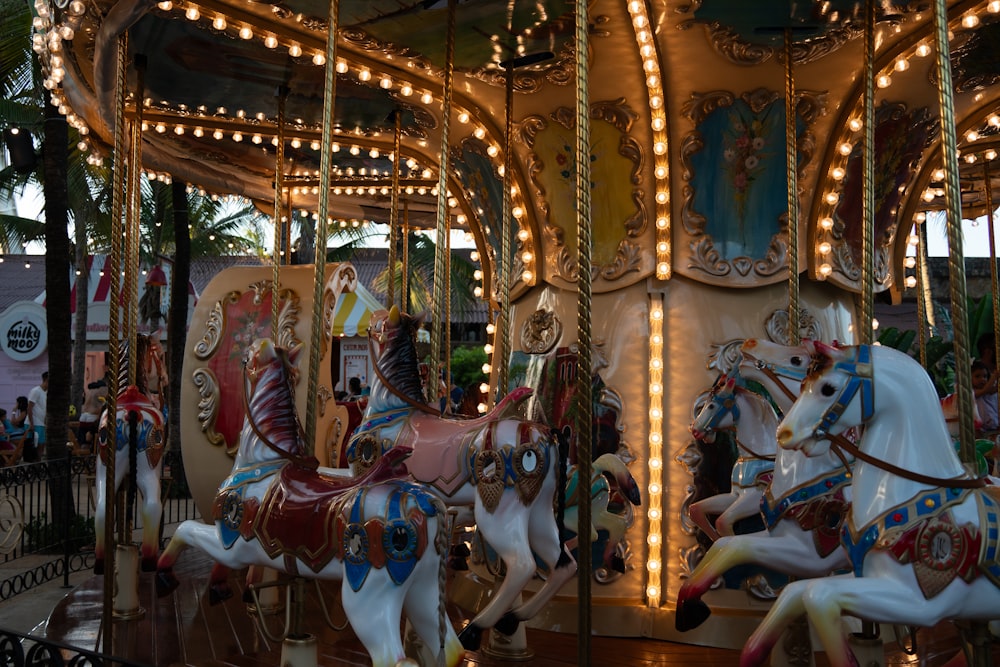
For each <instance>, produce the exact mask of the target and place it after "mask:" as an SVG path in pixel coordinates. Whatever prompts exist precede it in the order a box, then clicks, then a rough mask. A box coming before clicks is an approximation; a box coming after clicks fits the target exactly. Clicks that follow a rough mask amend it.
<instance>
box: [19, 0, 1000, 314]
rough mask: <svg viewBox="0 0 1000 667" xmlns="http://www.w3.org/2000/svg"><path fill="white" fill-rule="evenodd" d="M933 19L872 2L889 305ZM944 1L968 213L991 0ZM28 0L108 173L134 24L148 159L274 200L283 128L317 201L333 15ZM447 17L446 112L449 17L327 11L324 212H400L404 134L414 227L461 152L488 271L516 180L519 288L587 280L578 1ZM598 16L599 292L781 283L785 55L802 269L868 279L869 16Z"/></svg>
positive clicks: (989, 107)
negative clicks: (670, 282)
mask: <svg viewBox="0 0 1000 667" xmlns="http://www.w3.org/2000/svg"><path fill="white" fill-rule="evenodd" d="M932 4H933V3H931V2H918V1H913V2H907V1H903V0H899V1H896V2H892V1H888V0H882V1H880V2H878V3H877V7H876V11H875V14H876V31H877V32H876V49H875V61H874V65H873V66H874V69H875V73H876V91H877V93H876V99H875V104H874V113H873V117H872V119H871V122H872V123H873V124H874V127H875V130H874V132H875V145H876V151H875V160H876V178H875V183H874V185H873V188H874V191H875V197H876V213H875V227H876V234H877V239H876V255H877V256H876V267H875V274H876V275H875V280H876V282H877V289H880V290H887V289H888V290H892V292H893V293H894V295H896V296H898V295H899V293H900V290H901V289H902V283H903V279H904V277H905V272H906V268H905V267H904V264H903V261H904V254H905V253H904V251H905V243H906V240H907V238H908V237H909V236H910V234H911V228H912V224H913V221H914V219H918V220H919V219H920V217H921V212H922V211H925V210H927V209H930V208H941V207H942V206H943V196H942V194H943V190H942V188H943V186H942V181H943V180H944V179H943V176H942V174H941V168H942V160H941V158H940V154H941V132H940V120H939V109H940V103H939V101H938V93H937V86H938V80H939V74H938V69H937V67H936V59H935V57H934V43H935V42H934V20H933V12H932V11H931V6H932ZM947 4H948V13H949V29H950V36H951V41H950V45H951V59H950V67H951V71H952V77H953V81H952V92H953V95H954V109H955V118H956V125H957V127H958V133H959V140H960V144H961V146H962V162H961V164H962V170H961V175H962V179H961V180H962V188H963V193H962V199H963V202H964V203H965V204H966V206H967V208H968V211H967V212H970V211H971V212H974V213H978V212H981V211H982V210H984V207H985V196H986V188H985V184H986V183H989V182H991V181H992V180H993V179H992V178H990V177H989V176H987V175H984V174H986V173H987V172H986V170H987V169H988V167H986V164H988V163H989V160H991V159H992V158H993V157H995V154H996V153H995V148H994V145H993V144H994V143H995V136H996V134H995V133H996V131H997V130H998V128H1000V116H998V115H997V106H998V102H997V92H998V86H997V79H998V77H1000V62H998V59H1000V47H998V46H997V44H998V43H1000V40H998V39H997V37H998V36H1000V35H998V31H1000V20H998V19H1000V2H998V1H996V0H994V1H990V2H987V1H985V0H978V1H976V2H970V1H961V2H948V3H947ZM36 7H37V8H38V10H39V14H40V17H39V19H38V20H36V29H37V31H38V32H37V35H36V41H35V44H36V50H37V51H39V53H40V54H41V55H42V56H43V61H44V63H45V65H46V67H47V71H48V73H49V81H50V82H49V84H47V85H49V86H50V87H51V89H52V90H53V93H54V95H55V101H56V102H58V103H60V104H61V105H62V108H63V109H64V110H65V111H66V113H67V115H68V118H69V119H70V121H71V123H73V124H74V126H76V127H78V128H80V129H82V131H83V132H85V133H86V141H87V143H88V144H89V146H90V149H91V150H92V151H93V154H94V155H95V158H94V159H100V156H103V157H107V156H109V155H110V150H109V147H110V146H112V145H113V144H114V136H113V131H112V127H113V125H114V120H113V119H114V116H115V81H116V68H117V64H118V58H117V44H118V41H119V38H120V37H121V36H122V35H126V34H127V49H128V58H127V61H128V63H129V65H128V68H127V82H128V83H127V86H128V91H129V93H128V94H129V98H128V101H127V104H126V118H127V119H134V118H136V117H137V109H136V107H137V104H136V101H137V100H140V99H141V100H142V104H141V122H142V125H143V132H142V137H143V141H142V156H143V167H144V168H145V169H147V170H148V171H149V172H151V173H154V174H162V175H169V177H170V178H173V179H180V180H184V181H186V182H189V183H191V184H193V185H195V186H197V187H200V188H203V189H205V190H206V191H209V192H215V193H220V194H221V193H236V194H241V195H245V196H248V197H251V198H253V199H254V200H256V201H257V202H258V203H259V204H260V206H261V207H262V208H264V209H272V208H273V206H274V199H275V198H274V183H275V170H276V153H277V150H276V147H277V145H278V136H279V133H280V135H281V136H282V138H283V146H284V160H283V163H282V165H281V169H282V173H283V175H284V181H285V186H286V187H285V192H284V193H283V194H284V197H283V199H284V205H285V206H286V207H290V209H291V210H293V211H295V212H296V214H297V213H299V212H304V215H308V214H309V213H310V212H315V211H316V209H317V206H318V205H317V200H318V194H317V193H318V191H319V168H320V156H321V151H320V147H321V146H320V143H321V142H320V139H321V137H322V130H323V123H324V81H325V77H326V74H325V59H326V54H327V45H326V36H327V32H328V28H329V25H328V20H329V11H330V5H329V4H328V3H326V2H318V1H317V0H288V1H286V2H254V1H250V0H163V1H162V2H159V3H152V2H148V1H141V0H117V1H115V0H71V1H70V2H68V4H67V3H66V2H65V0H62V1H61V2H57V3H56V4H51V3H50V2H49V0H37V2H36ZM453 7H454V19H455V33H454V34H455V38H454V50H453V53H454V56H453V58H452V59H451V60H452V62H451V63H450V64H451V65H452V67H453V72H454V74H453V87H452V90H451V96H450V99H451V104H450V108H449V109H447V113H448V115H447V116H445V112H446V110H444V109H443V105H442V100H443V99H444V97H445V94H444V84H445V81H446V71H447V69H448V66H449V63H448V53H449V50H448V38H447V29H446V26H447V24H448V15H449V14H448V12H449V3H448V2H446V1H435V0H423V1H421V2H413V1H409V0H375V1H371V0H360V1H359V0H343V1H341V2H339V3H336V8H337V15H336V25H337V41H336V47H335V57H336V64H335V67H336V72H337V75H336V85H335V90H334V91H333V94H332V97H333V106H332V110H331V111H330V113H329V122H330V127H331V128H332V132H333V135H332V136H333V141H332V147H331V150H332V152H331V159H332V173H331V184H330V185H331V198H330V213H331V216H332V217H333V218H334V219H335V220H345V221H346V220H352V219H355V220H357V219H365V220H376V221H380V222H385V221H388V219H389V217H390V213H389V208H390V202H391V192H390V188H391V186H392V175H393V167H394V160H395V157H394V155H393V151H394V142H395V140H396V136H395V135H396V132H397V122H398V132H399V141H400V149H399V152H400V158H401V159H400V161H399V165H400V173H399V178H400V186H399V187H400V198H401V201H402V202H403V203H402V204H401V206H405V212H401V214H400V216H401V218H404V217H405V218H406V220H407V221H408V222H409V223H410V224H412V225H417V226H430V225H433V224H434V222H435V220H436V210H437V194H436V185H437V183H438V177H439V176H438V174H439V171H438V165H439V163H440V162H441V160H440V156H441V154H442V151H443V150H444V147H445V145H446V147H447V151H448V153H447V156H448V159H447V162H446V167H447V178H448V181H447V182H448V183H449V191H450V193H451V197H450V198H449V200H448V209H449V210H450V212H451V214H452V215H451V220H452V223H453V224H454V225H457V226H459V227H461V228H465V229H468V230H470V231H471V232H472V233H473V234H474V236H475V238H476V240H477V244H478V245H479V247H480V250H481V252H482V253H483V254H484V259H485V258H495V257H496V256H497V255H498V254H499V253H500V250H501V247H502V243H501V234H500V224H499V221H500V219H501V218H502V210H503V192H504V185H505V182H507V183H509V185H510V186H511V189H512V193H513V194H512V214H513V218H514V220H515V222H516V224H517V228H516V229H517V234H516V245H517V251H516V252H515V253H514V255H515V256H514V258H513V260H514V267H513V270H512V272H511V276H512V278H511V280H512V283H513V287H514V289H515V290H523V289H526V288H528V287H530V286H531V285H534V284H537V283H539V282H540V281H541V282H545V283H549V284H554V285H556V286H563V287H571V286H572V285H573V284H574V282H575V281H576V279H577V276H578V273H579V270H580V267H579V266H578V265H577V263H576V260H575V257H576V230H575V208H574V206H575V203H574V186H573V178H574V174H575V167H574V165H575V163H576V162H575V161H576V160H577V156H576V155H575V154H574V152H573V148H572V147H573V146H574V143H573V137H574V132H575V111H574V109H575V107H574V105H575V100H576V90H577V85H576V80H577V79H576V77H577V56H578V53H577V49H576V44H575V40H574V21H575V17H574V13H573V12H574V6H573V4H572V3H567V2H564V1H555V0H534V1H533V2H522V1H519V0H513V1H511V2H488V1H477V0H466V1H459V2H454V4H453ZM589 19H590V20H589V42H588V44H589V49H588V51H589V54H590V57H589V61H588V69H589V77H588V81H589V83H588V87H589V101H590V109H591V113H590V117H591V154H590V162H591V170H592V183H593V191H594V194H593V210H592V218H593V224H594V242H595V247H594V251H593V257H592V263H593V265H592V267H591V272H592V275H593V277H594V279H595V282H594V289H595V290H597V291H608V290H612V289H617V288H619V287H621V286H624V285H628V284H632V283H635V282H637V281H639V280H644V279H646V278H648V277H650V276H654V277H656V278H660V279H666V278H668V277H670V276H671V275H673V274H682V275H684V276H687V277H690V278H693V279H695V280H699V281H704V282H708V283H711V284H717V285H722V286H736V287H749V286H754V285H761V284H767V283H772V282H778V281H781V280H786V279H787V272H788V264H789V263H788V246H789V234H788V231H787V223H786V219H787V218H786V215H787V214H786V212H787V209H788V196H787V193H788V182H789V173H788V170H787V168H786V158H785V155H786V153H785V141H786V139H785V136H786V120H785V113H786V112H785V108H786V106H785V97H786V65H785V63H786V59H787V54H790V56H791V63H792V65H791V68H790V70H791V74H792V84H793V85H792V89H793V90H794V95H795V97H794V106H793V108H794V112H795V113H794V115H795V117H794V122H793V123H792V124H791V125H790V128H789V129H790V130H791V131H793V132H794V137H795V145H796V148H797V160H796V174H795V175H796V178H797V184H798V195H799V196H798V202H799V229H800V233H799V238H800V239H801V240H800V242H799V257H800V263H799V265H800V266H801V267H802V269H803V270H804V271H807V272H808V275H809V277H811V278H813V279H817V280H828V281H830V282H833V283H835V284H837V285H840V286H842V287H846V288H848V289H857V288H858V280H859V278H860V270H859V268H858V258H859V257H860V255H859V239H860V234H861V229H862V217H861V215H862V214H861V211H862V205H861V202H862V200H863V196H862V195H863V188H862V183H863V178H862V169H861V165H862V163H863V155H862V151H861V147H862V136H863V128H864V122H865V117H864V112H863V109H864V107H863V99H862V95H863V90H864V85H863V83H864V82H863V73H864V61H865V58H864V49H863V33H864V20H865V6H864V3H863V2H851V1H847V0H841V1H836V0H828V1H822V2H820V1H791V0H782V1H768V2H752V3H751V2H745V0H629V1H628V2H621V1H617V0H616V1H611V0H593V1H592V2H590V4H589ZM508 70H509V71H508ZM140 73H141V76H139V74H140ZM508 75H509V76H510V85H511V88H512V89H513V103H512V105H511V108H510V113H511V117H512V122H511V126H510V133H509V136H508V132H507V123H506V118H507V104H506V88H507V84H508ZM282 105H283V112H284V116H283V118H284V123H283V124H282V125H281V127H280V128H279V123H278V120H279V108H281V107H282ZM445 121H447V122H445ZM445 129H447V142H444V141H442V135H443V133H444V130H445ZM508 140H509V142H510V146H511V149H510V150H511V155H510V169H511V172H512V173H510V174H506V176H505V175H504V165H505V161H506V157H505V154H504V152H505V147H506V146H507V142H508ZM995 171H1000V168H998V169H995ZM492 264H493V262H492V261H484V268H486V269H487V271H486V277H485V280H486V282H487V285H486V288H487V289H491V288H492V289H495V288H496V285H495V284H492V285H491V284H489V281H490V275H491V274H490V272H489V268H490V267H491V266H492Z"/></svg>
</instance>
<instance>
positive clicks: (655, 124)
mask: <svg viewBox="0 0 1000 667" xmlns="http://www.w3.org/2000/svg"><path fill="white" fill-rule="evenodd" d="M628 12H629V16H631V18H632V28H633V29H634V30H635V39H636V42H637V43H638V45H639V54H640V56H641V57H642V69H643V71H644V72H645V73H646V94H647V96H648V98H649V118H650V125H651V129H652V133H653V176H654V178H655V183H656V195H655V198H656V223H655V224H656V277H657V278H658V279H660V280H668V279H669V278H670V275H671V273H672V271H673V267H672V262H673V257H672V255H673V250H672V246H671V241H670V155H669V153H670V151H669V146H670V144H669V142H668V140H667V114H666V110H665V107H666V105H665V104H664V97H663V79H662V77H661V76H660V61H659V58H658V56H657V51H656V41H655V40H654V39H653V34H652V32H651V30H650V22H649V17H648V16H647V15H646V3H645V2H642V1H641V0H630V2H629V3H628Z"/></svg>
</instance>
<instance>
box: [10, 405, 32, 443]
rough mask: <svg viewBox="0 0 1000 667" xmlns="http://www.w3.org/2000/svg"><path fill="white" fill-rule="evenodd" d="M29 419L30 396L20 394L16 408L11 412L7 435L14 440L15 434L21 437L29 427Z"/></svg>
mask: <svg viewBox="0 0 1000 667" xmlns="http://www.w3.org/2000/svg"><path fill="white" fill-rule="evenodd" d="M27 421H28V397H27V396H18V397H17V402H16V403H15V404H14V409H13V410H12V411H11V413H10V425H11V428H10V429H8V432H7V435H8V436H9V437H10V438H11V439H12V440H13V439H15V436H17V437H20V436H21V434H22V433H24V431H25V429H26V428H27V425H26V424H27Z"/></svg>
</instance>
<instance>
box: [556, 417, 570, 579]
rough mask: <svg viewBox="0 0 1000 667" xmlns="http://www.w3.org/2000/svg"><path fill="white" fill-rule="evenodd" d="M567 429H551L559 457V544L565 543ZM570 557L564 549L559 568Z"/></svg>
mask: <svg viewBox="0 0 1000 667" xmlns="http://www.w3.org/2000/svg"><path fill="white" fill-rule="evenodd" d="M568 430H569V427H568V426H566V427H564V428H563V429H557V428H554V429H552V434H553V435H554V436H555V438H556V442H557V443H558V444H557V446H558V452H559V455H558V457H557V460H556V527H557V528H558V529H559V542H560V544H562V543H564V542H565V541H566V464H567V462H568V461H569V433H568ZM569 560H570V557H569V554H567V553H566V551H565V549H564V550H563V551H562V552H561V553H560V554H559V563H558V564H557V565H556V567H561V566H563V565H566V564H568V563H569Z"/></svg>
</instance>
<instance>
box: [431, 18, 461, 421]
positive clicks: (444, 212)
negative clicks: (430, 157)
mask: <svg viewBox="0 0 1000 667" xmlns="http://www.w3.org/2000/svg"><path fill="white" fill-rule="evenodd" d="M455 5H456V1H455V0H448V28H447V30H448V32H447V37H446V38H445V59H444V60H445V65H444V98H443V99H442V100H441V110H442V111H441V152H440V153H439V154H438V185H437V188H438V196H437V241H436V247H435V251H434V298H433V303H434V313H435V314H436V316H437V318H438V320H437V322H436V323H435V324H436V326H434V327H433V329H432V330H431V357H430V359H429V363H428V364H427V365H428V370H429V372H428V375H427V394H428V395H427V398H428V400H431V401H433V400H435V398H436V397H437V388H436V387H437V382H438V377H439V376H440V371H439V369H440V367H441V339H442V338H443V333H444V329H445V327H447V326H448V322H445V321H443V320H442V318H444V317H445V315H446V313H447V310H446V308H445V307H444V301H445V283H446V280H445V246H446V243H447V241H446V239H445V237H446V236H447V234H448V152H449V149H450V142H451V97H452V86H453V85H454V81H453V78H454V72H455Z"/></svg>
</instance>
